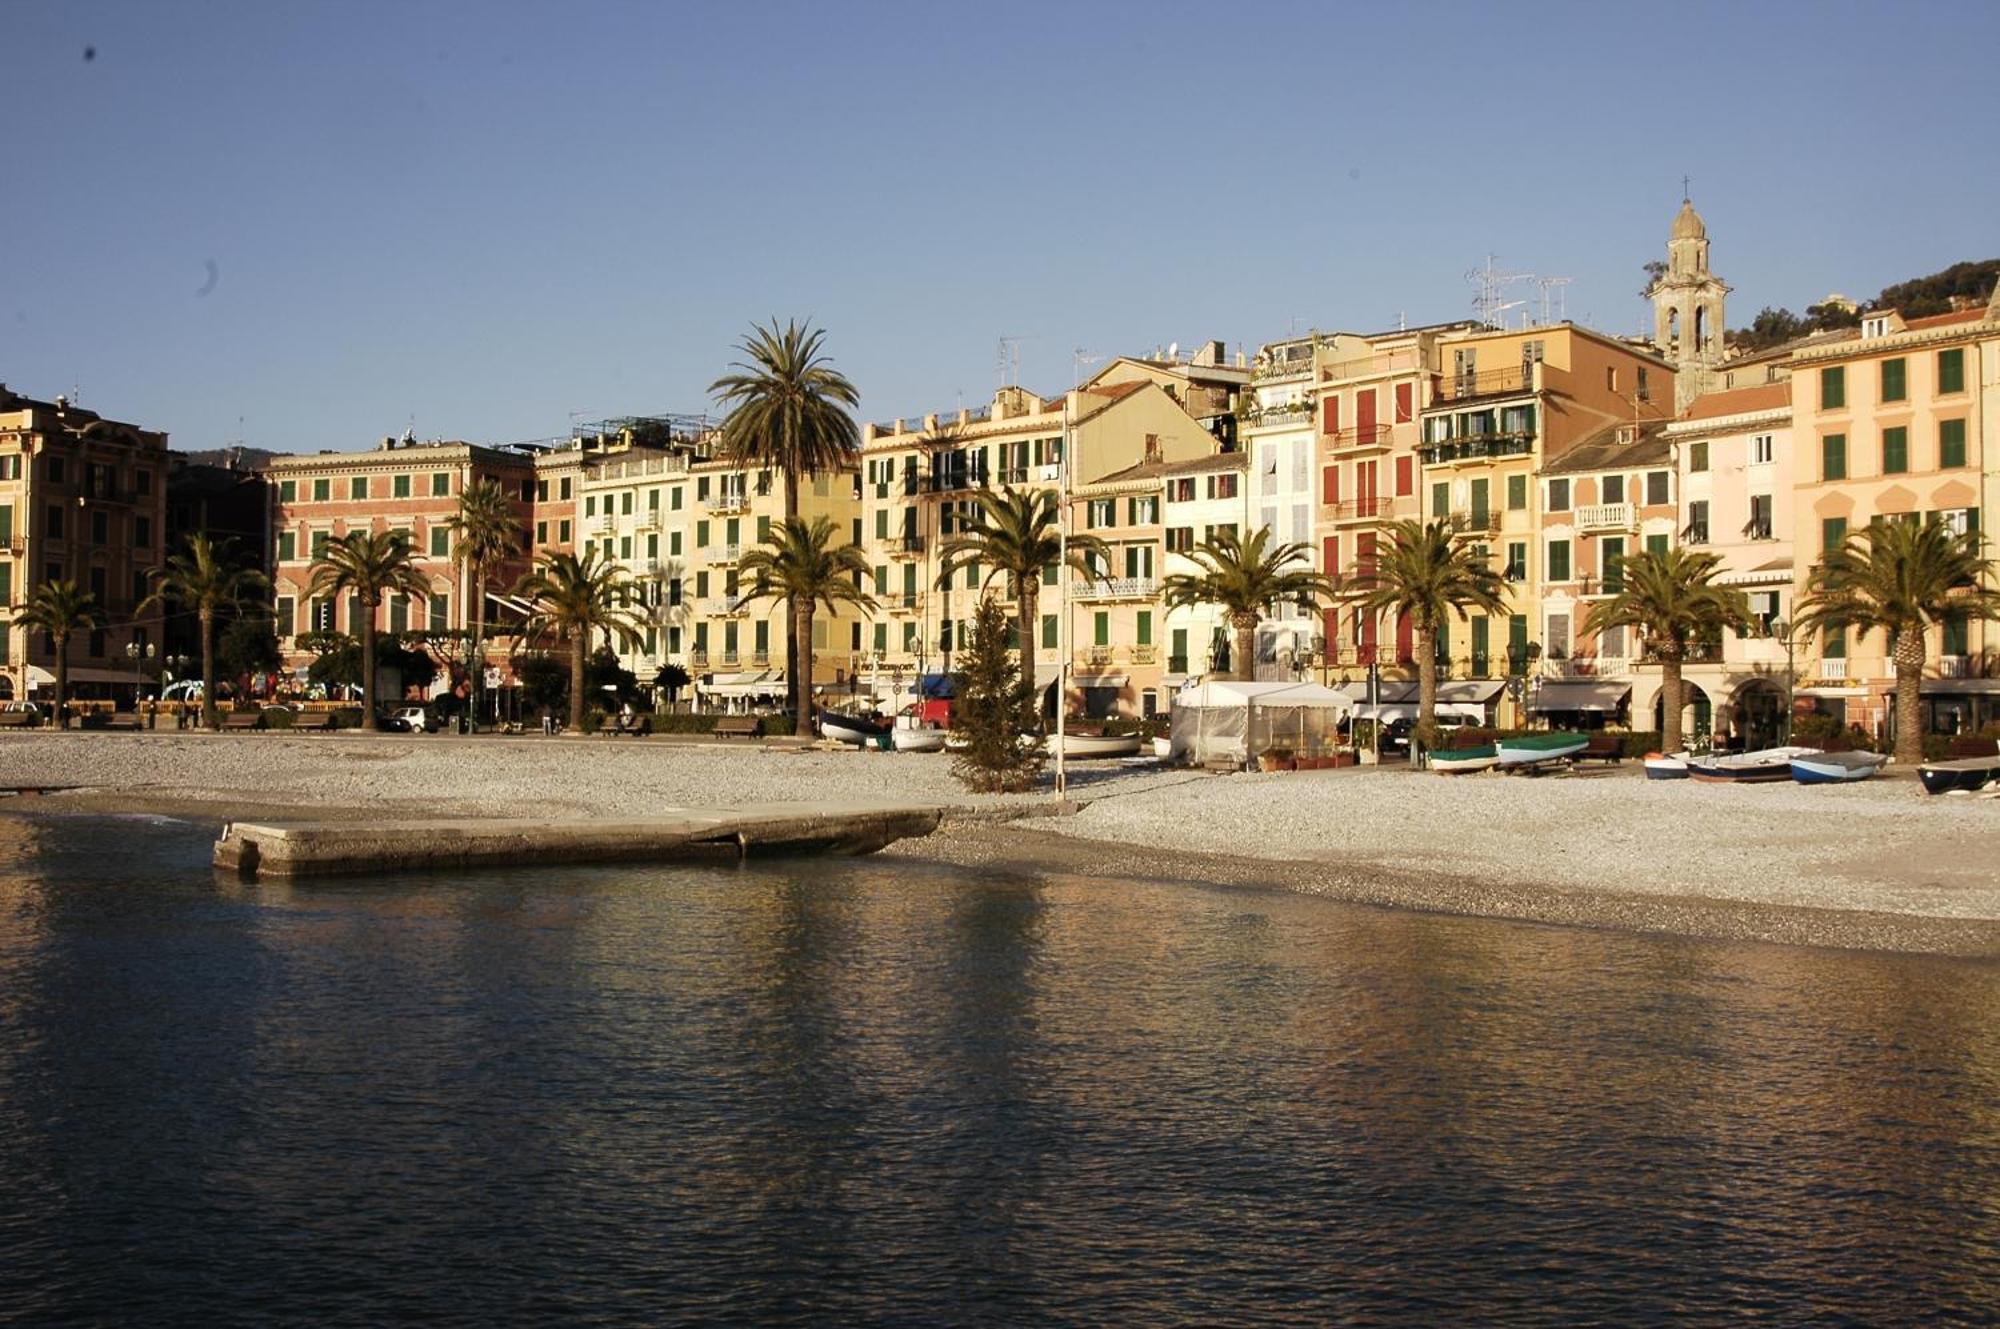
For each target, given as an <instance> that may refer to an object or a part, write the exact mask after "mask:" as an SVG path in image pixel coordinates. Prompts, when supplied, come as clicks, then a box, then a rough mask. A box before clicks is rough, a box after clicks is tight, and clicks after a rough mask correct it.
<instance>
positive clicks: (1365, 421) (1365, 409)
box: [1354, 388, 1375, 443]
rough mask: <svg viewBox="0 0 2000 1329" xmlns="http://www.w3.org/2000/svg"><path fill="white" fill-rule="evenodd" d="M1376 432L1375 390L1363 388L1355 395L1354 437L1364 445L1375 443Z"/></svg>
mask: <svg viewBox="0 0 2000 1329" xmlns="http://www.w3.org/2000/svg"><path fill="white" fill-rule="evenodd" d="M1374 432H1375V389H1373V388H1363V389H1362V390H1361V391H1360V392H1357V393H1355V394H1354V437H1355V438H1356V439H1358V440H1359V441H1361V442H1363V443H1369V442H1373V439H1372V437H1371V435H1373V434H1374Z"/></svg>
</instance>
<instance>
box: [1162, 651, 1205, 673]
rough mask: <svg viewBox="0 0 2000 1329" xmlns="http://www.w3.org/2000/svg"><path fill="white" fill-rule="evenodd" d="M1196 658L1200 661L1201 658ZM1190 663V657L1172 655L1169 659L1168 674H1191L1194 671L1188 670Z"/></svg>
mask: <svg viewBox="0 0 2000 1329" xmlns="http://www.w3.org/2000/svg"><path fill="white" fill-rule="evenodd" d="M1194 658H1195V659H1199V658H1200V657H1199V656H1196V657H1194ZM1188 663H1189V657H1187V656H1185V655H1170V656H1168V657H1167V672H1168V673H1170V674H1186V673H1191V672H1193V671H1191V670H1190V669H1189V668H1188Z"/></svg>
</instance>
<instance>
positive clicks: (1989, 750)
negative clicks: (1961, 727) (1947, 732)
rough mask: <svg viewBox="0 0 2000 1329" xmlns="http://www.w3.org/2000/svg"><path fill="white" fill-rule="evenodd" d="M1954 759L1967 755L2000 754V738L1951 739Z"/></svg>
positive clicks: (1991, 755)
mask: <svg viewBox="0 0 2000 1329" xmlns="http://www.w3.org/2000/svg"><path fill="white" fill-rule="evenodd" d="M1951 755H1952V757H1953V759H1955V760H1956V759H1961V758H1965V757H1993V756H2000V740H1996V739H1991V738H1954V739H1953V740H1952V741H1951Z"/></svg>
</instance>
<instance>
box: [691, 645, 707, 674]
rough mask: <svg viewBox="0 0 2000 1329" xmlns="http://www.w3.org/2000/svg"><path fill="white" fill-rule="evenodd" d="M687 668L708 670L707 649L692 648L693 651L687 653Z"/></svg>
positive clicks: (700, 647)
mask: <svg viewBox="0 0 2000 1329" xmlns="http://www.w3.org/2000/svg"><path fill="white" fill-rule="evenodd" d="M688 668H690V669H706V668H708V648H707V647H705V646H697V647H695V648H694V649H693V650H691V651H689V652H688Z"/></svg>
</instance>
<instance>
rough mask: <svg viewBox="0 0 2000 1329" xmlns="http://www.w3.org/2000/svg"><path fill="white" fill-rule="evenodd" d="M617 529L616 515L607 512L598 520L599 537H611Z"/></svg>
mask: <svg viewBox="0 0 2000 1329" xmlns="http://www.w3.org/2000/svg"><path fill="white" fill-rule="evenodd" d="M617 529H618V518H617V516H616V515H615V514H613V513H611V512H606V513H604V515H603V516H601V517H599V518H598V519H597V533H598V534H599V535H609V534H611V533H612V532H613V531H615V530H617Z"/></svg>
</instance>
